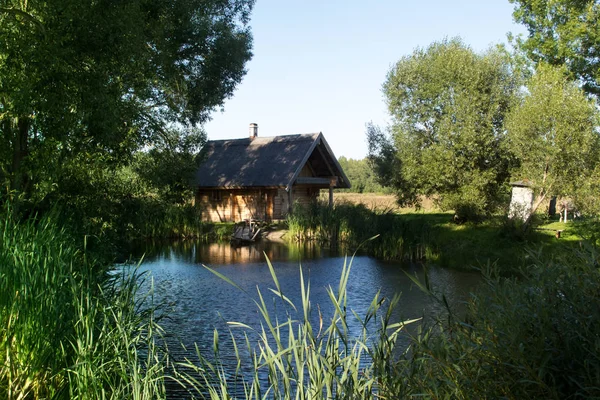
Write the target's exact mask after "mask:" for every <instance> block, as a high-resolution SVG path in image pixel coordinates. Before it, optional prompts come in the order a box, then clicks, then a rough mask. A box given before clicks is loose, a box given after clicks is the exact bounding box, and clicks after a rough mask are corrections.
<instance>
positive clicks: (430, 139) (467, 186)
mask: <svg viewBox="0 0 600 400" xmlns="http://www.w3.org/2000/svg"><path fill="white" fill-rule="evenodd" d="M516 76H517V75H516V74H514V73H512V70H511V65H510V59H509V57H508V56H507V55H506V54H505V52H503V51H501V50H499V49H491V50H489V51H487V52H486V53H484V54H477V53H475V52H474V51H473V50H472V49H471V48H469V47H468V46H466V45H464V44H463V43H462V41H460V40H459V39H452V40H444V41H441V42H436V43H433V44H432V45H430V46H429V47H428V48H426V49H417V50H415V51H414V52H413V54H411V55H409V56H406V57H403V58H402V59H401V60H400V61H398V62H397V63H396V64H395V65H394V66H393V67H392V69H391V70H390V71H389V73H388V75H387V79H386V81H385V83H384V85H383V92H384V96H385V99H386V101H387V105H388V109H389V112H390V114H391V116H392V118H393V123H392V126H391V131H390V134H391V135H390V136H389V137H386V135H382V133H381V131H378V130H377V129H373V128H371V129H369V131H368V132H367V133H368V139H369V145H370V155H369V157H370V159H371V160H372V162H373V163H374V164H375V165H376V166H377V170H378V171H379V172H380V176H382V177H384V179H387V180H388V181H389V183H390V184H391V185H393V186H394V187H395V189H396V191H397V192H398V196H399V200H400V202H401V203H405V204H412V203H415V202H417V201H418V196H419V195H425V196H433V195H435V196H436V198H437V199H438V200H439V202H440V205H441V206H442V208H445V209H454V210H455V211H456V212H457V215H458V217H459V218H463V217H466V216H467V214H469V215H481V214H484V213H487V212H490V211H492V210H494V209H495V207H496V206H497V202H498V200H499V197H500V195H501V193H502V191H501V187H502V185H503V184H504V183H505V182H506V180H507V179H508V163H507V159H506V157H505V154H504V153H503V151H502V148H501V141H502V139H503V123H504V118H505V116H506V114H507V112H508V111H509V109H510V107H511V104H512V103H513V102H514V99H515V93H516V91H517V89H518V86H519V81H518V79H516ZM382 171H386V172H387V176H385V175H386V174H382Z"/></svg>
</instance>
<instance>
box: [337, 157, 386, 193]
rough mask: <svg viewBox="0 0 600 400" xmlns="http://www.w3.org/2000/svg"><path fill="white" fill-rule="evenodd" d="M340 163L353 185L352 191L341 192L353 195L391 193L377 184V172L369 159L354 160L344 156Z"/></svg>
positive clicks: (339, 160)
mask: <svg viewBox="0 0 600 400" xmlns="http://www.w3.org/2000/svg"><path fill="white" fill-rule="evenodd" d="M338 162H339V163H340V166H341V167H342V169H343V170H344V172H345V173H346V176H347V177H348V179H349V180H350V184H351V185H352V187H351V188H350V189H339V191H342V192H352V193H388V192H390V189H388V188H384V187H383V186H382V185H380V184H379V183H378V182H377V178H376V176H375V172H374V171H373V169H372V168H371V165H370V164H369V162H368V160H367V159H362V160H354V159H352V158H346V157H344V156H342V157H340V158H339V159H338Z"/></svg>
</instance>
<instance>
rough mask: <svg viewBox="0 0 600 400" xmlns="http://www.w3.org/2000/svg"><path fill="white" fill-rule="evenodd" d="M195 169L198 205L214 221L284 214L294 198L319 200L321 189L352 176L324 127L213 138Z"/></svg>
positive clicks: (255, 130) (253, 129) (253, 130)
mask: <svg viewBox="0 0 600 400" xmlns="http://www.w3.org/2000/svg"><path fill="white" fill-rule="evenodd" d="M203 153H204V154H203V157H204V162H203V163H202V165H201V166H200V168H199V169H198V171H197V173H196V180H195V183H196V186H197V188H198V190H197V194H196V205H197V206H199V207H201V208H202V210H203V211H202V219H203V220H205V221H210V222H219V221H221V222H224V221H234V222H237V221H242V220H246V219H256V220H266V221H270V220H273V219H282V218H285V216H286V215H287V214H288V213H289V212H290V210H291V208H292V205H293V204H294V203H304V204H306V203H310V202H312V201H316V200H317V198H318V196H319V192H320V190H321V189H329V202H330V204H331V203H332V202H333V189H334V188H349V187H350V181H349V180H348V178H347V177H346V175H345V174H344V171H343V170H342V167H341V166H340V164H339V163H338V162H337V159H336V158H335V156H334V154H333V152H332V151H331V148H330V147H329V145H328V144H327V141H325V138H324V137H323V134H322V133H310V134H300V135H284V136H274V137H264V138H263V137H258V125H256V124H250V136H249V137H247V138H244V139H233V140H211V141H209V142H207V143H206V145H205V147H204V149H203Z"/></svg>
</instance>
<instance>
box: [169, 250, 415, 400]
mask: <svg viewBox="0 0 600 400" xmlns="http://www.w3.org/2000/svg"><path fill="white" fill-rule="evenodd" d="M267 264H268V266H269V269H270V271H271V275H272V278H273V285H274V288H272V289H270V292H271V294H272V295H274V296H276V298H277V299H278V300H279V301H280V303H281V305H282V306H285V307H286V308H287V309H288V312H287V313H286V315H287V316H286V317H285V318H284V319H283V320H279V319H278V318H277V317H276V316H274V314H273V311H272V310H271V309H270V308H269V307H268V306H267V304H268V302H267V301H266V300H265V295H264V294H263V293H262V292H261V291H260V289H258V288H257V297H254V296H250V298H251V299H252V301H254V303H255V304H256V308H257V311H258V314H259V315H260V319H261V323H260V328H252V327H250V326H249V325H247V324H245V323H243V322H230V323H229V325H230V326H231V327H232V329H240V328H241V329H245V330H246V333H245V340H243V341H242V343H238V340H236V339H235V337H236V336H234V335H231V340H232V341H233V343H234V348H235V353H236V354H235V355H236V357H237V359H238V370H237V371H235V372H232V371H226V370H225V369H224V368H222V367H221V366H220V364H219V363H218V361H217V362H216V363H211V362H208V361H206V358H205V357H204V355H202V354H200V353H199V352H198V354H197V356H198V360H199V361H196V362H192V361H188V362H186V363H182V364H180V368H183V369H185V370H186V371H192V372H193V373H190V372H188V373H180V375H179V378H180V380H181V382H185V383H187V384H188V385H191V386H193V387H196V388H197V389H198V391H199V393H202V392H203V391H204V393H205V395H206V396H208V397H210V398H211V399H228V398H239V397H243V398H246V399H264V398H269V399H290V398H298V399H333V398H336V399H343V398H355V399H372V398H395V393H392V392H391V389H392V388H394V389H397V386H398V384H401V382H402V381H400V382H399V381H398V379H399V377H400V376H399V375H398V374H397V372H398V371H397V370H396V369H395V368H394V364H395V359H396V357H397V356H398V351H397V349H396V339H397V337H398V335H399V334H400V332H401V331H402V330H403V328H404V327H405V326H406V325H407V324H409V323H411V322H414V321H404V322H397V323H392V321H391V316H392V310H393V309H394V307H395V306H396V305H397V302H398V297H394V298H393V299H390V300H389V304H385V306H384V303H388V302H387V301H386V300H388V299H385V298H383V297H382V296H381V294H379V293H378V294H377V295H376V296H375V297H374V298H373V301H372V302H371V305H370V307H369V309H368V311H367V312H366V314H365V315H364V316H359V315H358V314H356V313H354V312H353V311H351V310H348V309H347V289H346V287H347V282H348V277H349V275H350V271H351V265H352V260H350V261H349V262H346V261H345V262H344V266H343V270H342V275H341V278H340V282H339V286H338V287H337V288H336V289H334V288H333V287H329V288H328V289H327V293H328V294H329V299H330V301H331V306H332V307H333V314H332V315H331V316H329V317H324V316H323V315H322V314H321V313H320V310H315V309H314V308H313V306H312V305H311V302H310V290H311V288H310V283H309V282H306V281H305V279H304V276H303V274H302V268H300V282H299V285H300V288H301V300H300V302H301V304H294V303H293V302H292V301H290V300H289V299H288V298H287V297H286V295H285V294H284V293H283V292H282V290H281V287H280V286H279V283H278V280H277V276H276V273H275V270H274V268H273V266H272V265H271V263H270V262H269V261H267ZM207 268H208V267H207ZM208 269H209V270H210V271H211V272H213V273H214V274H215V275H217V276H219V277H220V278H222V279H224V280H225V281H227V282H229V283H230V284H232V285H233V286H235V287H236V288H237V289H238V290H240V291H242V289H241V288H240V287H239V286H237V285H236V284H235V283H234V282H233V281H231V280H230V279H229V278H227V277H225V276H223V275H221V274H220V273H219V272H217V271H216V270H213V269H210V268H208ZM247 295H249V294H247ZM351 320H353V322H354V323H357V324H358V325H359V326H360V332H361V333H360V335H358V336H357V337H353V336H352V335H351V334H350V330H349V325H350V324H351ZM242 348H245V349H246V351H247V354H249V357H244V356H243V355H242V352H241V351H240V350H239V349H242ZM214 353H215V357H216V359H217V360H218V359H219V357H220V354H219V335H218V334H215V339H214ZM244 362H249V363H250V364H251V366H252V367H253V371H254V373H253V374H252V375H251V376H248V375H247V374H246V375H244V374H243V373H240V371H241V366H242V365H243V363H244ZM240 391H241V392H242V393H241V394H240V393H238V392H240Z"/></svg>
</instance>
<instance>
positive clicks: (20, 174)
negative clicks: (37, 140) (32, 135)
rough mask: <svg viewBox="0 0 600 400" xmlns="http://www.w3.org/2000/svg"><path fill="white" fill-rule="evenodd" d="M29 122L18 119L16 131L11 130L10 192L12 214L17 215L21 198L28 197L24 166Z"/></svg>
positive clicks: (27, 146) (27, 149) (23, 118)
mask: <svg viewBox="0 0 600 400" xmlns="http://www.w3.org/2000/svg"><path fill="white" fill-rule="evenodd" d="M30 126H31V121H30V120H29V118H27V117H19V118H18V119H17V124H16V129H14V128H15V126H14V125H13V129H12V151H13V159H12V168H11V169H12V171H11V172H12V179H11V192H12V198H13V204H12V206H13V212H14V213H15V215H18V213H19V211H20V208H21V207H20V202H21V200H22V199H23V198H26V197H28V193H26V192H27V187H28V185H27V183H28V177H27V170H26V167H25V165H24V162H25V161H26V159H27V157H28V156H29V128H30Z"/></svg>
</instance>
